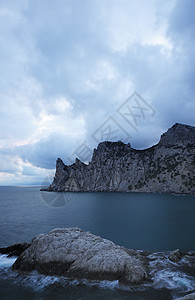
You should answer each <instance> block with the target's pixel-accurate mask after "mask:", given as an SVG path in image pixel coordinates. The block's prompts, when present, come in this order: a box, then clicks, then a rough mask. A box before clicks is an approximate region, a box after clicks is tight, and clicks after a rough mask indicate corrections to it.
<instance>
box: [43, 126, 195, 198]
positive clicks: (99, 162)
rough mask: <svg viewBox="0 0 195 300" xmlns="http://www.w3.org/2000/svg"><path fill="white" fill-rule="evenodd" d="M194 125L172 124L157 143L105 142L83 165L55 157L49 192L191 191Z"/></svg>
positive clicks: (194, 178) (194, 163)
mask: <svg viewBox="0 0 195 300" xmlns="http://www.w3.org/2000/svg"><path fill="white" fill-rule="evenodd" d="M194 168H195V127H193V126H189V125H183V124H178V123H176V124H175V125H173V126H172V127H171V128H170V129H168V131H167V132H165V133H164V134H163V135H162V136H161V138H160V141H159V143H158V144H157V145H154V146H152V147H150V148H148V149H144V150H136V149H133V148H132V147H131V145H130V144H124V143H122V142H121V141H118V142H109V141H105V142H102V143H100V144H99V145H98V147H97V149H94V152H93V156H92V159H91V161H90V162H89V163H88V164H86V163H84V162H82V161H80V160H79V159H78V158H76V160H75V163H73V164H71V165H65V164H64V163H63V161H62V160H61V159H60V158H58V159H57V161H56V173H55V177H54V180H53V182H52V184H51V185H50V186H49V187H47V188H43V189H42V190H43V191H49V192H52V191H54V192H149V193H155V192H156V193H176V194H192V195H194V194H195V184H194V182H195V176H194Z"/></svg>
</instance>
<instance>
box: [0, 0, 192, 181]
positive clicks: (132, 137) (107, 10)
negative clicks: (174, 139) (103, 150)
mask: <svg viewBox="0 0 195 300" xmlns="http://www.w3.org/2000/svg"><path fill="white" fill-rule="evenodd" d="M194 11H195V1H194V0H172V1H165V0H147V1H145V0H137V1H133V0H132V1H131V0H98V1H92V0H83V1H79V0H74V1H73V0H72V1H70V0H56V1H46V0H42V1H38V0H21V1H20V0H10V1H9V0H5V1H4V0H0V68H1V72H0V128H1V129H0V184H2V185H5V184H31V183H40V184H41V182H42V180H43V178H44V177H45V176H46V175H47V174H53V172H54V168H55V161H56V158H57V157H61V158H62V159H63V160H64V161H65V162H66V163H71V162H72V160H74V158H75V157H76V156H78V157H79V154H78V153H80V158H81V159H82V155H83V153H82V155H81V152H79V151H80V150H81V149H80V148H79V149H78V147H80V146H82V145H83V142H85V147H86V146H87V147H88V148H87V149H88V154H91V151H92V149H93V148H94V147H96V146H97V144H98V142H100V141H102V140H107V139H108V140H123V141H125V142H130V143H131V145H132V147H134V148H145V147H149V146H151V145H152V144H154V143H157V142H158V140H159V137H160V135H161V134H162V133H163V132H164V131H166V130H167V129H168V128H169V127H170V126H172V125H173V124H174V123H175V122H178V123H184V124H189V125H194V115H195V99H194V95H195V84H194V82H195V70H194V54H195V41H194V37H195V18H194V16H193V14H194ZM135 91H136V92H137V93H138V95H137V96H136V95H134V97H133V98H131V99H130V100H129V102H128V101H127V102H125V101H126V99H128V97H129V96H131V95H132V94H133V93H134V92H135ZM139 95H140V96H141V97H142V99H141V98H139ZM135 96H136V97H137V98H136V99H137V100H136V99H135ZM136 101H137V102H136ZM123 103H125V104H124V106H122V108H120V109H119V107H120V106H121V105H123ZM138 104H139V105H141V107H142V110H140V109H138V108H136V106H137V107H138ZM124 109H127V110H128V112H131V113H133V115H131V116H130V115H124ZM124 116H126V119H125V118H124ZM110 117H111V118H110ZM128 118H129V119H128ZM85 150H86V148H85ZM83 158H84V157H83ZM84 160H86V161H87V156H86V159H84Z"/></svg>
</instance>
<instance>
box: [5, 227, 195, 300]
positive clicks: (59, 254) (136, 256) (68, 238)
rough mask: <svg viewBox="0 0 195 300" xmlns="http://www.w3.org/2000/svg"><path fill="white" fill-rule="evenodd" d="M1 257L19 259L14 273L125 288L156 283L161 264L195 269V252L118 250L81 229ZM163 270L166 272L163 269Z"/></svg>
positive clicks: (40, 237)
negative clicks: (113, 283) (114, 283)
mask: <svg viewBox="0 0 195 300" xmlns="http://www.w3.org/2000/svg"><path fill="white" fill-rule="evenodd" d="M0 253H2V254H7V255H8V256H12V255H15V256H18V258H17V260H16V261H15V263H14V264H13V266H12V269H13V270H15V271H19V272H22V273H23V272H24V273H29V272H31V271H35V270H36V271H38V272H39V273H41V274H44V275H47V276H48V275H57V276H58V275H59V276H65V277H68V278H77V279H84V278H86V279H89V280H100V281H102V280H109V281H114V280H118V281H119V282H120V283H122V284H125V285H132V284H133V285H135V284H136V285H140V284H144V283H147V282H152V280H153V277H152V274H153V273H154V272H156V270H155V269H156V268H159V261H161V262H162V261H164V262H163V264H164V263H165V265H170V266H172V265H173V266H174V268H177V267H178V268H179V267H181V266H182V264H184V266H185V264H186V266H188V267H189V266H190V268H192V269H193V268H194V267H195V252H186V253H182V252H180V251H179V250H178V249H177V250H175V251H172V252H168V253H160V254H159V255H157V256H156V254H155V255H154V254H153V253H149V252H147V253H146V252H143V251H136V250H132V249H127V248H125V247H123V246H118V245H116V244H114V243H113V242H112V241H109V240H107V239H104V238H101V237H99V236H96V235H93V234H91V233H90V232H84V231H82V230H81V229H79V228H57V229H54V230H52V231H50V232H49V233H48V234H40V235H38V236H36V237H35V238H34V239H33V240H32V242H31V243H21V244H15V245H12V246H9V247H5V248H0ZM160 268H161V269H162V270H163V266H161V267H160ZM161 269H160V270H161ZM187 299H188V298H187ZM190 299H191V298H190Z"/></svg>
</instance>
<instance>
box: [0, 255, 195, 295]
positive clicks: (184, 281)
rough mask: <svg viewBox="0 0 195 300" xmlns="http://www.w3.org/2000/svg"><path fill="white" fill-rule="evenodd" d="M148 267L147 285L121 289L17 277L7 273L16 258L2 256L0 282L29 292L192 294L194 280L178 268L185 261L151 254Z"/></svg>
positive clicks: (96, 283)
mask: <svg viewBox="0 0 195 300" xmlns="http://www.w3.org/2000/svg"><path fill="white" fill-rule="evenodd" d="M148 258H149V259H150V267H151V270H152V271H151V272H150V276H151V279H152V280H151V282H147V283H145V284H142V285H139V286H136V285H135V286H125V285H123V284H121V283H119V281H118V280H116V281H107V280H103V281H98V280H87V279H71V278H67V277H63V276H45V275H42V274H39V273H38V272H36V271H33V272H31V273H29V274H21V273H19V272H16V271H13V270H12V269H11V266H12V264H13V263H14V262H15V260H16V259H17V257H11V258H8V257H7V256H6V255H0V280H1V279H9V280H11V281H12V282H14V283H15V284H17V285H23V286H27V287H31V288H33V289H34V290H35V291H42V290H44V289H45V288H47V287H50V286H55V285H57V286H62V287H68V286H69V287H77V286H84V287H97V288H100V289H110V290H125V291H134V292H135V291H144V290H147V289H149V288H153V289H156V290H161V289H167V290H171V291H172V292H173V298H174V295H177V296H179V295H180V294H181V293H182V294H183V293H188V292H190V291H193V290H195V279H194V277H193V276H190V275H189V274H186V273H185V272H184V271H183V270H182V268H183V266H185V265H186V266H189V261H188V260H186V259H185V260H182V261H181V262H180V263H179V264H175V263H173V262H171V261H170V260H169V259H168V256H167V255H166V254H165V253H153V254H151V255H149V256H148Z"/></svg>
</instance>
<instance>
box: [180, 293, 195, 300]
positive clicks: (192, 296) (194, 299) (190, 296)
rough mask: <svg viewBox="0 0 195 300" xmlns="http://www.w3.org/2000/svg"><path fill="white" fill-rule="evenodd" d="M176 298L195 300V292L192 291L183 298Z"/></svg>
mask: <svg viewBox="0 0 195 300" xmlns="http://www.w3.org/2000/svg"><path fill="white" fill-rule="evenodd" d="M176 300H195V293H191V294H189V295H186V296H184V297H181V298H177V299H176Z"/></svg>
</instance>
